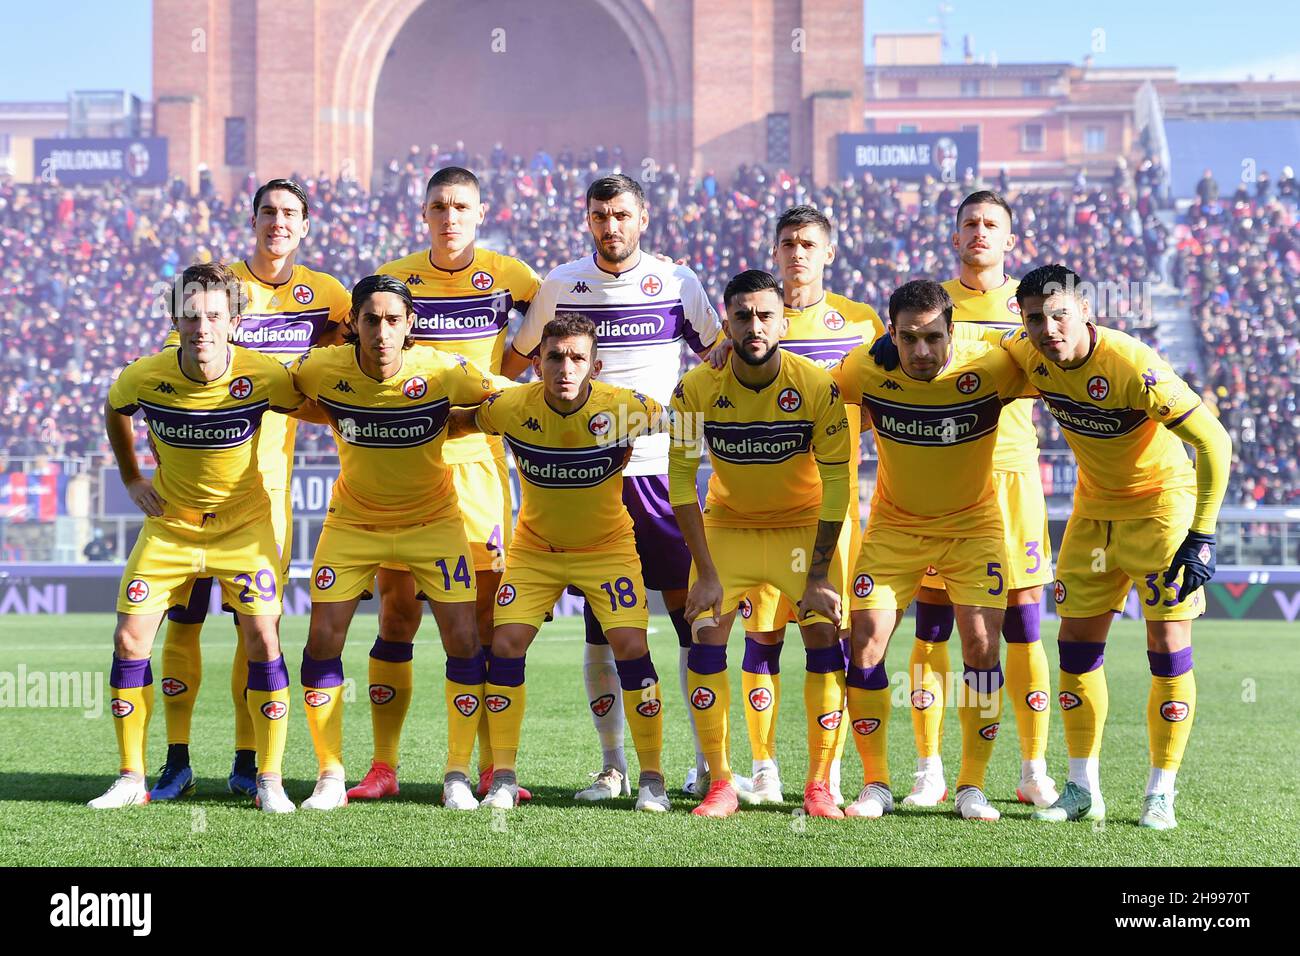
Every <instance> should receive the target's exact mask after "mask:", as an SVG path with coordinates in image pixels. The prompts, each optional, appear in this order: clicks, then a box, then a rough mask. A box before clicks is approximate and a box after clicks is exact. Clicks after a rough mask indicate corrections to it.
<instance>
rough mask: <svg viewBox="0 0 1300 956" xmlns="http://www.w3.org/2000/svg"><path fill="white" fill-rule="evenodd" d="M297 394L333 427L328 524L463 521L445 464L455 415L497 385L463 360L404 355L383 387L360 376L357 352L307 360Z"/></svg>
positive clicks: (328, 352) (329, 352) (430, 353)
mask: <svg viewBox="0 0 1300 956" xmlns="http://www.w3.org/2000/svg"><path fill="white" fill-rule="evenodd" d="M293 377H294V381H295V382H296V383H297V385H298V388H299V390H300V391H301V392H302V393H303V394H304V395H306V396H308V397H309V398H313V399H315V400H316V402H317V403H318V404H319V405H320V407H321V408H322V409H323V410H324V412H325V414H326V415H327V416H328V417H329V419H330V427H331V428H332V429H333V431H334V439H335V442H336V443H337V444H338V449H339V466H340V473H339V477H338V480H337V481H335V483H334V494H333V496H332V497H331V498H330V505H329V514H330V516H331V517H332V518H336V519H338V520H341V521H345V522H347V523H349V524H358V525H369V526H372V527H381V528H390V527H400V528H409V527H411V526H412V525H417V524H427V523H428V522H430V521H437V520H440V519H442V518H446V517H448V516H451V515H459V514H460V506H459V504H458V502H457V500H456V490H455V488H454V487H453V486H452V477H451V469H450V468H448V467H447V464H446V462H444V461H443V457H442V448H443V443H444V442H445V440H446V438H447V418H448V416H449V414H450V413H451V408H452V406H453V405H477V404H479V403H480V402H482V401H483V399H485V398H487V396H488V395H490V394H491V393H492V391H493V390H494V389H495V388H496V387H497V385H496V384H495V383H494V382H493V381H492V380H491V379H489V378H488V377H486V376H484V375H483V373H482V372H480V371H479V370H478V369H477V368H475V367H474V366H473V365H472V364H470V363H469V362H468V361H467V360H465V359H464V358H461V357H459V356H456V355H449V354H447V353H444V352H441V351H438V350H437V349H422V348H411V349H408V350H407V351H405V352H404V353H402V367H401V368H400V369H399V370H398V371H397V372H396V373H395V374H394V375H392V376H390V377H388V378H386V379H384V380H383V381H382V382H380V381H376V380H375V379H373V378H371V377H370V376H369V375H367V374H366V373H365V372H363V371H362V370H361V366H360V365H359V364H358V361H357V347H356V346H354V345H334V346H330V347H329V348H316V349H311V350H310V351H308V352H306V353H304V354H303V355H302V356H301V357H300V358H299V359H298V361H297V362H296V363H294V366H293Z"/></svg>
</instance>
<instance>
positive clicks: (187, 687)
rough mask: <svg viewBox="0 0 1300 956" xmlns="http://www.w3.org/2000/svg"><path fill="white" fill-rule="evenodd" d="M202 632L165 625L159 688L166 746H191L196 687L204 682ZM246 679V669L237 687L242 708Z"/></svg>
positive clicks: (181, 625) (200, 626) (194, 626)
mask: <svg viewBox="0 0 1300 956" xmlns="http://www.w3.org/2000/svg"><path fill="white" fill-rule="evenodd" d="M202 630H203V624H202V622H200V623H198V624H186V623H182V622H181V621H172V620H169V621H168V622H167V638H166V640H164V641H163V649H162V672H163V678H162V680H161V681H159V686H160V687H161V688H162V692H163V698H162V704H163V717H164V718H165V719H166V723H167V743H169V744H189V742H190V727H191V725H192V724H193V720H194V704H195V702H196V701H197V699H198V696H199V684H201V683H202V681H203V654H202V651H201V650H200V647H199V634H200V633H201V632H202ZM247 676H248V671H247V668H245V671H244V674H243V675H242V677H241V678H240V685H239V690H240V698H239V703H240V705H241V707H242V705H243V703H244V699H243V690H244V684H243V678H245V677H247ZM237 710H238V708H237Z"/></svg>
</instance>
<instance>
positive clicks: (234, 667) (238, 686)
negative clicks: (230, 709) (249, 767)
mask: <svg viewBox="0 0 1300 956" xmlns="http://www.w3.org/2000/svg"><path fill="white" fill-rule="evenodd" d="M247 687H248V653H247V652H246V651H245V650H244V629H243V628H242V627H240V626H239V621H238V619H236V621H235V659H234V661H233V662H232V663H231V665H230V699H231V700H232V701H233V702H234V704H235V749H236V750H256V749H257V735H256V734H254V732H253V718H252V716H251V715H252V711H251V710H250V709H249V707H248V701H247V698H246V697H245V696H244V691H245V690H246V689H247Z"/></svg>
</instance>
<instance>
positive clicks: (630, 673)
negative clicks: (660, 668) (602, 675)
mask: <svg viewBox="0 0 1300 956" xmlns="http://www.w3.org/2000/svg"><path fill="white" fill-rule="evenodd" d="M614 668H615V670H617V671H618V683H619V686H621V687H622V688H623V689H624V690H641V688H643V687H649V686H651V685H652V684H657V683H659V675H658V674H656V673H655V666H654V664H653V663H651V661H650V654H649V652H647V653H646V654H645V656H643V657H638V658H636V659H635V660H631V661H620V660H616V661H614Z"/></svg>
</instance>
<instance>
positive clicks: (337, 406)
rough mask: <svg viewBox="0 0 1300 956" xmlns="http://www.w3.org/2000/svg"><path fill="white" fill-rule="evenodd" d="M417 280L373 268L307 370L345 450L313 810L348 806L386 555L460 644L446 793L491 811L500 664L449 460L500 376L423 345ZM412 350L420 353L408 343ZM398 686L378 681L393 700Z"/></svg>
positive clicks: (317, 637) (325, 594) (319, 684)
mask: <svg viewBox="0 0 1300 956" xmlns="http://www.w3.org/2000/svg"><path fill="white" fill-rule="evenodd" d="M415 321H416V311H415V304H414V302H413V301H412V298H411V293H410V291H409V290H408V289H407V287H406V286H405V285H404V284H403V283H402V282H400V281H399V280H398V279H396V278H394V277H392V276H378V275H375V276H369V277H367V278H365V279H362V280H361V281H360V282H358V283H357V285H356V288H355V289H353V290H352V321H351V328H350V329H349V331H348V333H347V336H346V342H347V344H346V345H336V346H333V347H330V348H325V349H313V350H311V351H309V352H307V353H306V354H305V355H303V356H302V357H301V358H299V359H298V362H297V363H296V364H295V365H294V373H293V374H294V379H295V381H296V382H297V384H298V388H299V389H300V390H301V391H302V393H303V394H304V395H306V396H308V397H309V398H312V399H314V400H315V401H316V402H317V404H318V405H320V407H321V409H322V411H323V412H324V413H325V415H326V417H327V418H328V419H329V422H330V427H331V428H332V429H333V431H334V437H335V441H336V442H337V443H338V449H339V467H340V472H339V477H338V480H337V481H336V482H335V483H334V493H333V495H332V496H331V497H330V506H329V517H327V518H326V519H325V527H324V529H322V531H321V536H320V541H319V542H318V543H317V545H316V557H315V559H314V561H313V564H312V590H311V595H312V613H311V631H310V634H309V636H308V638H307V647H306V648H305V649H304V650H303V656H302V686H303V695H304V696H303V699H304V701H305V702H306V705H307V723H308V725H309V726H310V727H311V735H312V742H313V743H314V744H315V747H316V756H317V760H318V762H319V776H318V778H317V781H316V789H315V791H314V792H313V793H312V795H311V797H309V798H308V799H307V800H306V801H304V802H303V807H304V808H307V809H313V810H332V809H334V808H336V807H341V806H344V805H345V804H346V803H347V796H346V794H345V792H344V783H343V754H342V749H343V710H342V708H341V706H340V704H341V703H342V701H341V699H340V697H339V694H338V690H339V687H340V686H341V685H342V684H343V660H342V658H341V656H340V655H341V653H342V651H343V643H344V641H345V640H346V638H347V632H348V625H349V624H350V623H351V621H352V617H353V615H354V614H355V613H356V609H357V604H358V602H359V601H360V600H361V599H362V597H363V596H368V594H369V590H370V585H371V582H372V581H374V578H375V573H376V571H378V570H379V567H380V565H381V564H382V563H384V562H390V563H392V564H395V565H399V566H401V567H403V568H407V569H409V570H407V571H405V572H404V573H406V574H409V575H410V576H411V577H412V578H413V579H414V585H413V587H414V590H415V595H416V597H417V598H418V599H419V600H425V599H427V600H428V601H429V607H430V608H431V609H432V611H433V617H434V620H435V621H436V622H437V624H438V633H439V634H440V635H441V637H442V645H443V648H444V649H445V650H446V652H447V672H446V682H445V685H444V686H445V691H446V693H445V697H446V705H447V765H446V771H445V776H444V779H443V793H442V801H443V804H444V805H445V806H448V807H452V808H453V809H457V810H473V809H474V808H476V807H477V806H478V801H477V800H475V799H474V794H473V791H472V790H471V788H470V782H469V776H468V774H469V763H470V758H471V756H472V755H473V751H474V736H475V733H476V732H477V729H478V724H479V717H480V714H479V705H480V703H481V702H482V700H483V682H484V680H485V679H486V677H487V659H486V657H485V656H484V654H483V652H482V649H481V647H480V644H479V641H478V635H477V628H476V625H475V620H474V619H475V611H474V602H475V580H474V574H473V564H474V559H473V555H472V554H471V551H470V546H469V543H468V541H467V540H466V537H465V527H464V523H463V521H462V516H461V511H460V507H459V502H458V497H457V494H456V489H455V484H454V480H453V478H452V472H451V469H450V468H449V467H448V466H447V465H446V463H445V462H444V461H443V460H442V447H443V442H444V441H445V439H446V437H447V427H446V426H447V420H448V417H449V415H450V412H451V407H452V406H453V405H477V404H479V403H480V402H481V401H483V399H484V398H486V397H487V396H488V395H489V394H490V393H491V391H492V388H493V384H492V382H491V381H490V380H489V379H487V378H485V377H484V376H483V374H482V373H481V372H479V370H478V369H477V368H475V367H474V366H473V365H472V364H470V363H469V362H467V361H466V360H465V359H464V358H461V357H460V356H455V355H448V354H446V353H444V352H442V351H440V350H438V349H414V350H411V346H412V345H413V344H414V343H413V340H412V337H411V330H412V328H413V327H414V325H415ZM408 350H409V351H408ZM394 693H395V688H392V687H389V686H386V685H372V686H371V689H370V699H371V702H372V704H374V705H375V706H382V705H383V704H384V703H385V702H386V700H387V699H389V698H391V697H392V696H393V694H394Z"/></svg>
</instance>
